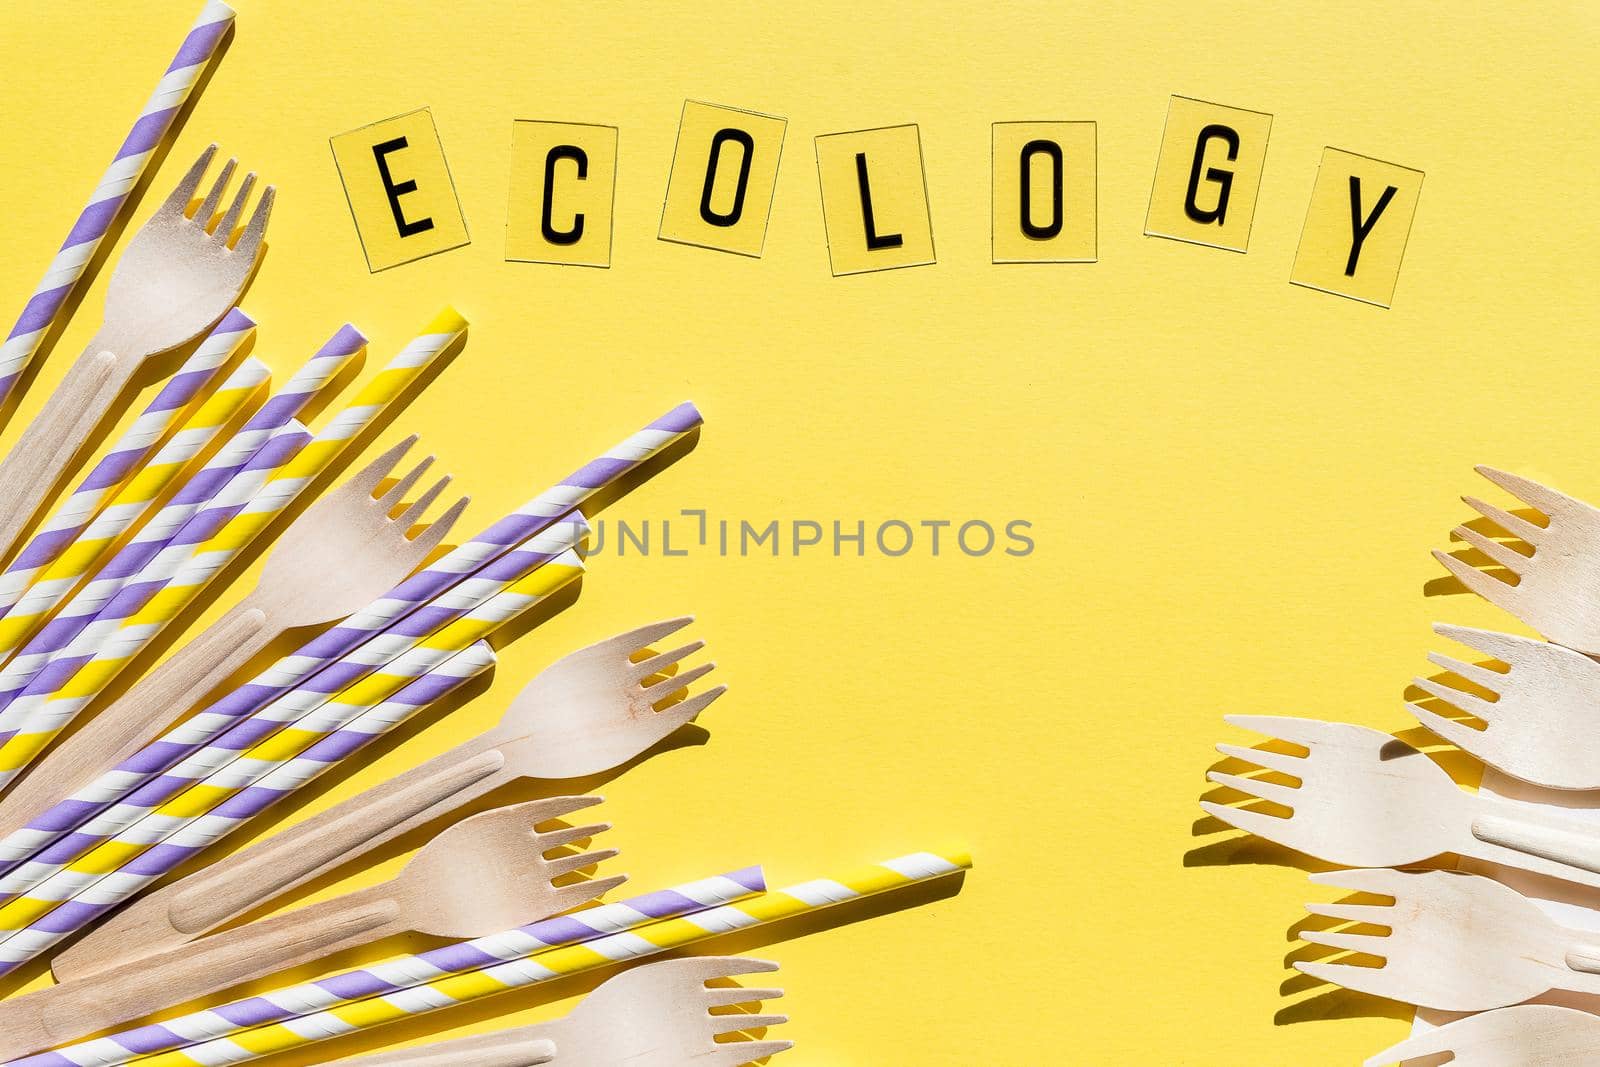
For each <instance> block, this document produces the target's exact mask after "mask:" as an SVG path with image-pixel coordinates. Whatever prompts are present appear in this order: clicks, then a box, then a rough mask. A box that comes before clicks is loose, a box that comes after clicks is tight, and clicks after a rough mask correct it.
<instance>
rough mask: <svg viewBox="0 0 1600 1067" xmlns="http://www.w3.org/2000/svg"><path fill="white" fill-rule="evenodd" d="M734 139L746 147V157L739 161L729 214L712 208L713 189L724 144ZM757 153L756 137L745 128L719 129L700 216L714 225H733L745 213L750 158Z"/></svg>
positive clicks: (713, 147)
mask: <svg viewBox="0 0 1600 1067" xmlns="http://www.w3.org/2000/svg"><path fill="white" fill-rule="evenodd" d="M728 141H732V142H733V143H734V144H736V145H739V146H740V147H742V148H743V149H744V159H743V160H741V161H740V163H739V185H738V187H737V188H735V189H734V192H733V208H732V209H731V210H730V211H728V213H727V214H723V213H722V212H720V211H713V210H711V190H712V187H713V186H715V185H716V183H717V160H718V159H719V158H720V157H721V155H722V146H723V144H724V143H725V142H728ZM755 154H756V142H755V138H753V137H751V136H750V135H749V134H748V133H746V132H744V131H743V130H735V129H732V128H727V129H721V130H718V131H717V134H716V136H715V137H713V138H711V157H710V158H709V159H707V160H706V183H705V185H704V186H703V187H701V189H700V217H701V218H703V219H705V220H706V221H707V222H709V223H710V224H711V225H713V226H732V225H733V224H734V223H736V222H738V221H739V216H740V215H742V214H743V213H744V190H745V186H747V185H749V184H750V158H751V157H752V156H754V155H755Z"/></svg>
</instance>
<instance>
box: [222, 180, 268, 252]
mask: <svg viewBox="0 0 1600 1067" xmlns="http://www.w3.org/2000/svg"><path fill="white" fill-rule="evenodd" d="M277 198H278V189H277V187H276V186H273V185H269V186H267V187H266V188H265V189H263V190H262V191H261V199H259V200H257V201H256V209H255V212H254V213H253V214H251V216H250V222H249V224H247V225H246V226H245V228H244V233H243V234H241V235H240V237H239V243H238V244H236V245H234V246H233V250H234V251H235V252H238V253H240V254H242V255H246V256H251V257H254V256H255V255H256V253H257V252H259V251H260V250H261V242H262V240H264V239H265V238H266V236H267V220H269V219H270V218H272V205H273V203H275V202H276V201H277Z"/></svg>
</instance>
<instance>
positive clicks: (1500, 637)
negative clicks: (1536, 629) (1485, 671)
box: [1433, 622, 1543, 678]
mask: <svg viewBox="0 0 1600 1067" xmlns="http://www.w3.org/2000/svg"><path fill="white" fill-rule="evenodd" d="M1433 632H1434V633H1436V634H1438V635H1439V636H1440V637H1443V638H1445V639H1447V640H1450V641H1454V642H1455V643H1456V644H1458V645H1466V646H1467V647H1468V648H1475V649H1477V650H1478V651H1479V652H1482V653H1483V654H1484V655H1486V656H1493V657H1494V658H1495V659H1497V660H1500V661H1501V662H1503V663H1514V662H1515V661H1516V659H1517V656H1518V655H1519V654H1520V653H1522V652H1526V651H1527V650H1528V646H1530V645H1539V644H1543V642H1542V641H1533V640H1531V639H1529V638H1526V637H1515V636H1513V635H1511V634H1503V633H1500V632H1498V631H1496V630H1480V629H1478V628H1476V627H1473V626H1451V625H1450V624H1448V623H1443V622H1437V623H1434V624H1433ZM1494 673H1496V674H1498V673H1499V672H1498V671H1497V672H1494ZM1501 677H1502V678H1504V675H1501Z"/></svg>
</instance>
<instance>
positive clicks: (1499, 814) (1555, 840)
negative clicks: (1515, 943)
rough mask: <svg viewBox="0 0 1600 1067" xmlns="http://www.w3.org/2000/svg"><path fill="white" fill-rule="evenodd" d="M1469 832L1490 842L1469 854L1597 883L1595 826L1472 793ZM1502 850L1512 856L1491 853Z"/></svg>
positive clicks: (1598, 829) (1599, 830)
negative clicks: (1473, 805) (1476, 810)
mask: <svg viewBox="0 0 1600 1067" xmlns="http://www.w3.org/2000/svg"><path fill="white" fill-rule="evenodd" d="M1477 802H1478V804H1479V805H1480V810H1479V813H1478V814H1477V815H1475V816H1474V817H1473V819H1472V836H1473V838H1475V839H1476V840H1477V841H1479V842H1482V843H1483V844H1484V845H1487V846H1489V847H1488V848H1487V849H1483V848H1478V849H1471V850H1470V852H1469V854H1471V855H1473V856H1475V857H1477V858H1479V859H1486V860H1489V861H1490V862H1494V863H1503V864H1506V865H1507V866H1514V867H1520V868H1522V869H1524V870H1530V871H1534V872H1536V873H1539V874H1548V875H1551V876H1553V877H1556V878H1563V879H1565V880H1567V881H1569V882H1577V883H1579V884H1581V885H1589V886H1597V887H1600V825H1597V824H1595V823H1593V822H1587V821H1584V820H1580V819H1576V818H1570V817H1567V816H1562V815H1557V814H1553V813H1551V812H1548V811H1543V810H1540V809H1539V808H1537V807H1535V806H1533V805H1530V804H1522V803H1517V802H1515V801H1507V800H1503V799H1500V798H1497V797H1489V796H1485V795H1484V794H1482V793H1480V794H1478V796H1477ZM1496 850H1506V851H1508V852H1510V853H1514V854H1515V855H1511V856H1507V855H1504V854H1500V855H1496Z"/></svg>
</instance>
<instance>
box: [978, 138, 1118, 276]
mask: <svg viewBox="0 0 1600 1067" xmlns="http://www.w3.org/2000/svg"><path fill="white" fill-rule="evenodd" d="M993 138H994V150H993V152H994V159H993V166H994V180H993V189H994V201H993V212H994V218H993V231H992V232H993V235H994V251H993V254H994V262H996V263H1093V262H1094V261H1095V255H1096V252H1095V237H1096V231H1095V207H1096V205H1095V128H1094V123H1092V122H997V123H995V124H994V133H993Z"/></svg>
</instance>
